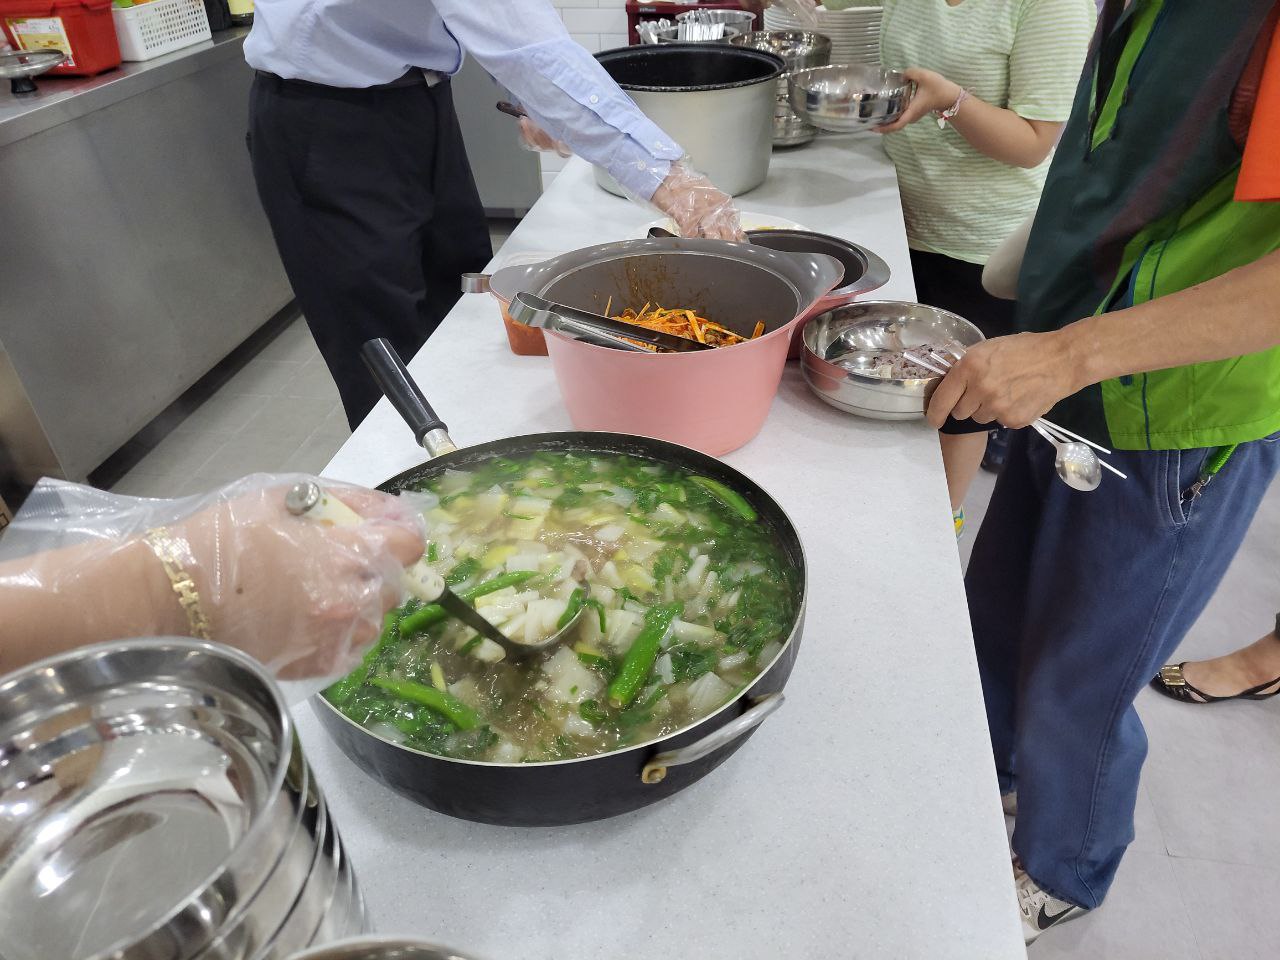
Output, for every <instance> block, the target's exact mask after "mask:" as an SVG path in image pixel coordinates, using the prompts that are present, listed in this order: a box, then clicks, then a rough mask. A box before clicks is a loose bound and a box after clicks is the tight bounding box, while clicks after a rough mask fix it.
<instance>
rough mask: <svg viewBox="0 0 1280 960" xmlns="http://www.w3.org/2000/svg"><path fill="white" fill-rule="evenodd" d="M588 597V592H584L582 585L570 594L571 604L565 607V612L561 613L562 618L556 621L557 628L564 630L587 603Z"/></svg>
mask: <svg viewBox="0 0 1280 960" xmlns="http://www.w3.org/2000/svg"><path fill="white" fill-rule="evenodd" d="M586 599H587V598H586V594H584V593H583V592H582V588H581V587H577V588H576V589H574V591H573V593H571V594H569V605H568V606H567V607H565V608H564V613H562V614H560V619H559V620H557V621H556V629H557V630H563V629H564V628H565V627H567V626H568V625H569V623H570V621H571V620H573V618H574V617H576V616H577V615H578V611H579V610H581V609H582V607H583V605H584V604H585V603H586Z"/></svg>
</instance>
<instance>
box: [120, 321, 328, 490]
mask: <svg viewBox="0 0 1280 960" xmlns="http://www.w3.org/2000/svg"><path fill="white" fill-rule="evenodd" d="M350 435H351V431H350V430H349V429H348V427H347V419H346V417H345V416H344V415H343V412H342V406H341V404H339V403H338V391H337V388H335V387H334V385H333V378H332V377H330V375H329V369H328V367H326V366H325V364H324V361H323V360H322V359H321V358H320V353H319V351H317V350H316V345H315V341H314V340H312V339H311V333H310V331H308V330H307V325H306V324H305V323H304V322H303V321H302V320H301V319H298V320H295V321H294V322H292V323H291V324H289V325H288V326H287V327H285V329H284V330H283V331H282V332H281V333H280V334H279V335H278V336H277V337H276V338H275V339H274V340H272V341H271V342H270V343H269V344H267V345H266V347H265V348H264V349H263V350H262V352H261V353H259V354H258V355H257V356H256V357H254V358H253V359H251V360H250V361H249V362H248V363H246V364H245V365H244V367H242V368H241V369H240V370H239V372H237V373H236V374H235V375H234V376H232V377H231V379H230V380H228V381H227V382H226V384H224V385H223V386H222V387H221V389H219V390H218V391H217V392H216V393H215V394H214V395H213V396H212V397H210V398H209V399H208V400H206V401H205V402H204V404H202V405H201V406H200V407H199V408H198V409H197V410H196V411H195V412H193V413H192V414H190V415H189V416H188V417H187V418H186V419H185V420H183V421H182V422H181V423H179V424H178V425H177V426H176V427H175V428H174V430H173V432H172V433H170V434H169V435H168V436H167V437H165V438H164V439H163V440H161V441H160V442H159V443H158V444H157V445H156V446H155V448H154V449H153V450H151V452H149V453H147V454H146V455H145V456H143V458H142V459H141V460H140V461H139V462H138V464H137V465H136V466H135V467H134V468H133V469H132V470H130V471H129V472H128V473H127V474H126V475H125V476H124V477H123V478H122V479H121V480H120V481H119V482H118V483H116V484H115V485H114V486H113V488H112V489H113V490H116V491H118V492H120V493H129V494H133V495H135V496H150V497H174V496H182V495H185V494H189V493H197V492H201V491H204V490H209V489H212V488H213V487H216V486H218V485H219V484H220V483H223V482H225V481H228V480H234V479H235V478H237V477H241V476H244V475H245V474H248V473H255V472H258V471H298V472H301V473H316V472H319V471H320V470H321V469H323V468H324V466H325V464H327V463H328V462H329V461H330V460H331V459H332V458H333V455H334V454H335V453H337V451H338V448H339V447H340V446H342V443H343V441H345V440H346V439H347V437H349V436H350Z"/></svg>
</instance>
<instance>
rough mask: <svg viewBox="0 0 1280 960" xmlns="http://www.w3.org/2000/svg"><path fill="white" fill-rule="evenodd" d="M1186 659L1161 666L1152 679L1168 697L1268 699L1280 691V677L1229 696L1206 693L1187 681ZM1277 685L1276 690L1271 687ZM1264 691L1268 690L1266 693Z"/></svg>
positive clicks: (1202, 700)
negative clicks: (1185, 671) (1183, 673)
mask: <svg viewBox="0 0 1280 960" xmlns="http://www.w3.org/2000/svg"><path fill="white" fill-rule="evenodd" d="M1186 665H1187V664H1186V661H1183V662H1182V663H1170V664H1167V665H1165V666H1163V667H1161V668H1160V673H1159V674H1158V675H1156V677H1155V678H1154V679H1153V680H1152V681H1151V686H1152V687H1154V688H1155V689H1156V690H1157V691H1159V692H1160V693H1163V694H1164V695H1165V696H1166V697H1171V698H1172V699H1174V700H1181V701H1182V702H1183V703H1221V702H1222V701H1224V700H1267V699H1269V698H1271V697H1274V696H1275V695H1276V694H1278V693H1280V677H1276V678H1275V679H1274V680H1270V681H1268V682H1267V683H1260V684H1258V685H1257V686H1256V687H1250V688H1249V689H1248V690H1242V691H1240V692H1239V693H1237V694H1234V695H1232V696H1229V697H1215V696H1214V695H1213V694H1211V693H1205V692H1204V691H1203V690H1201V689H1199V688H1198V687H1194V686H1192V685H1191V684H1189V683H1187V678H1186V677H1184V676H1183V675H1182V668H1183V667H1185V666H1186ZM1272 687H1275V689H1274V690H1272V689H1271V688H1272ZM1263 691H1266V692H1265V693H1264V692H1263Z"/></svg>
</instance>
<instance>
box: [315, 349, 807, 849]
mask: <svg viewBox="0 0 1280 960" xmlns="http://www.w3.org/2000/svg"><path fill="white" fill-rule="evenodd" d="M378 359H379V362H380V365H381V367H382V369H380V368H379V364H374V363H373V362H372V361H371V365H372V366H373V367H374V369H375V372H376V373H377V375H378V378H379V380H380V382H381V385H382V386H383V389H384V390H385V391H387V392H388V395H389V396H390V397H391V399H392V400H393V402H394V403H395V404H396V406H397V409H399V410H400V412H401V414H402V415H404V416H405V418H406V420H407V421H408V422H409V424H410V426H411V428H412V429H413V431H414V434H415V436H416V437H418V438H419V439H420V440H421V441H422V442H423V443H424V445H425V446H432V445H433V439H438V438H439V437H441V436H444V437H445V439H446V442H448V441H447V435H445V434H444V433H443V425H442V424H441V423H440V422H439V420H438V419H436V417H435V415H434V413H433V412H432V411H431V410H430V407H429V406H428V405H427V404H426V402H425V400H424V399H422V397H421V394H420V393H419V392H417V390H416V387H414V386H413V385H412V381H411V380H409V378H408V374H407V371H404V370H403V366H402V365H398V364H397V363H396V362H395V359H394V358H391V359H388V358H387V357H385V356H382V357H380V358H378ZM387 367H390V370H388V369H386V368H387ZM389 380H390V381H391V382H390V383H388V381H389ZM449 447H451V443H448V446H446V449H449ZM381 489H383V490H389V491H393V492H395V491H401V490H413V491H420V492H423V495H424V496H425V497H426V498H427V499H426V501H425V502H424V509H425V511H426V515H427V522H428V526H429V530H430V533H429V537H430V542H429V545H428V548H427V559H428V561H429V562H430V563H431V564H432V565H433V566H434V567H435V568H436V569H437V570H438V571H439V572H441V573H442V574H443V575H444V576H445V577H446V578H447V579H448V580H449V581H450V582H451V585H452V587H453V589H454V590H455V592H457V593H459V594H460V595H462V596H464V597H467V598H468V599H469V600H470V601H471V602H472V603H473V604H474V605H475V606H476V607H477V609H478V610H479V611H480V612H481V613H482V614H483V615H484V616H485V617H486V619H489V620H490V621H491V622H493V623H495V624H497V625H499V626H500V627H501V629H502V630H503V631H504V632H505V633H506V634H507V636H509V637H511V638H512V639H514V640H516V641H517V642H520V641H525V640H537V639H540V638H541V637H543V636H546V635H547V634H549V633H551V632H553V631H554V630H555V628H556V627H557V626H558V625H559V624H560V623H563V622H566V621H567V619H568V618H569V617H570V616H571V615H572V613H573V612H574V610H575V608H576V606H577V605H578V604H579V603H581V602H583V600H584V599H585V603H586V609H585V610H584V615H583V616H582V617H581V618H579V622H578V626H577V628H576V629H575V631H574V632H573V634H572V635H571V636H570V637H568V638H567V639H566V641H565V642H564V643H563V644H562V645H561V646H559V647H558V648H556V649H553V650H550V651H547V652H545V653H541V654H538V655H535V656H534V657H531V658H528V659H525V660H522V661H521V662H519V663H515V662H512V661H511V660H510V659H509V658H506V657H503V656H501V648H500V647H497V646H496V645H491V643H490V642H489V641H486V640H483V639H479V638H478V637H477V635H476V634H475V633H474V632H473V631H471V630H469V629H467V628H466V627H464V626H463V625H462V624H460V623H458V622H457V621H454V620H451V619H449V618H447V617H445V616H444V615H443V611H441V610H439V609H437V608H434V607H431V606H422V605H421V604H419V603H417V602H411V603H410V604H408V605H406V606H405V607H403V608H401V609H400V610H398V611H395V612H394V613H393V614H392V615H390V616H389V617H388V620H387V623H386V629H385V631H384V633H383V636H382V637H381V638H380V640H379V642H378V644H377V645H376V646H375V647H374V648H373V650H371V651H370V653H369V655H368V656H366V658H365V660H364V662H363V663H362V664H361V666H360V668H359V669H357V670H356V671H355V672H354V673H353V674H352V675H351V676H349V677H347V678H345V679H344V680H342V681H339V683H337V684H335V685H334V686H333V687H331V688H330V689H329V690H328V691H326V692H325V694H324V696H323V697H319V698H316V700H315V708H316V712H317V714H318V716H319V717H320V719H321V721H322V723H323V724H324V726H325V728H326V729H327V730H328V732H329V733H330V734H331V735H332V736H333V737H334V738H335V740H336V741H337V742H338V744H339V746H340V747H341V748H342V749H343V750H344V752H346V753H347V754H348V756H350V757H351V758H352V759H353V760H355V761H356V762H357V763H358V764H359V765H360V766H361V767H362V768H363V769H364V770H365V771H366V772H368V773H370V774H371V775H373V776H375V777H377V778H378V779H380V780H382V781H383V782H385V783H387V784H388V785H389V786H391V787H392V788H393V789H395V790H397V791H399V792H401V793H403V794H405V795H407V796H409V797H411V798H413V799H414V800H416V801H418V802H420V803H423V804H425V805H427V806H429V807H431V808H433V809H436V810H440V811H441V812H444V813H448V814H451V815H454V816H459V817H463V818H466V819H471V820H479V821H483V822H489V823H501V824H511V825H548V824H566V823H577V822H583V821H588V820H596V819H601V818H603V817H608V816H613V815H616V814H619V813H623V812H626V811H628V810H633V809H636V808H637V807H641V806H644V805H646V804H648V803H652V802H654V801H655V800H658V799H661V798H663V797H665V796H669V795H670V794H672V793H674V792H676V791H678V790H680V789H682V788H683V787H685V786H688V785H689V784H691V783H693V782H694V781H696V780H698V779H699V778H701V777H702V776H704V775H705V774H707V773H708V772H710V771H711V770H712V769H714V768H715V767H716V766H717V765H719V764H720V763H721V762H723V761H724V760H725V759H726V758H727V757H728V756H729V755H730V754H732V753H733V752H734V751H735V750H736V749H737V748H738V747H740V746H741V745H742V743H743V742H744V741H745V740H746V738H747V737H748V736H749V735H750V734H751V732H752V731H753V730H754V729H755V726H756V725H757V724H758V723H759V722H760V721H761V720H763V718H764V717H765V716H767V715H768V713H769V712H770V711H771V710H772V709H773V708H774V707H775V706H776V705H777V704H778V703H779V702H780V701H781V690H782V687H783V686H784V685H785V683H786V680H787V678H788V676H789V675H790V673H791V669H792V666H793V664H794V661H795V655H796V651H797V647H798V645H799V640H800V629H801V625H802V622H803V614H804V598H805V564H804V554H803V550H802V548H801V545H800V542H799V539H798V537H797V535H796V533H795V530H794V528H793V527H792V525H791V522H790V521H789V519H788V518H787V517H786V515H785V514H784V513H783V511H782V510H781V508H780V507H779V506H778V505H777V504H776V503H775V502H774V501H773V500H772V498H770V497H769V496H768V494H766V493H765V492H764V491H763V490H761V489H760V487H758V486H757V485H756V484H755V483H754V482H752V481H751V480H750V479H748V478H747V477H745V476H743V475H742V474H740V473H738V472H737V471H736V470H734V469H732V468H731V467H729V466H727V465H726V464H724V463H723V462H721V461H719V460H717V459H715V458H713V457H709V456H706V455H704V454H701V453H698V452H697V451H694V450H690V449H687V448H685V447H680V446H677V445H674V444H670V443H666V442H664V441H661V440H655V439H649V438H645V437H636V436H630V435H625V434H609V433H590V432H565V433H547V434H534V435H528V436H523V437H515V438H511V439H507V440H498V441H493V442H490V443H485V444H480V445H477V446H473V447H467V448H463V449H455V450H452V452H446V453H443V454H442V455H440V456H437V457H436V458H435V459H433V460H430V461H428V462H427V463H425V464H423V465H422V466H420V467H417V468H414V469H412V470H409V471H406V472H405V473H403V474H400V475H399V476H397V477H395V478H393V479H392V480H389V481H388V482H386V483H385V484H382V486H381ZM582 581H586V583H587V584H588V585H589V588H590V592H589V596H587V597H586V598H584V597H583V596H582V594H581V592H580V591H579V590H578V589H577V585H578V584H579V583H581V582H582ZM765 775H767V771H766V773H765Z"/></svg>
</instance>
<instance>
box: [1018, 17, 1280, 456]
mask: <svg viewBox="0 0 1280 960" xmlns="http://www.w3.org/2000/svg"><path fill="white" fill-rule="evenodd" d="M1274 3H1275V0H1238V2H1232V3H1206V2H1196V0H1134V2H1133V3H1131V4H1130V6H1129V8H1128V9H1127V10H1126V11H1125V13H1124V14H1123V15H1122V17H1121V21H1120V23H1119V25H1118V27H1117V29H1116V30H1115V31H1114V32H1113V33H1112V34H1111V36H1110V38H1109V39H1105V40H1103V41H1102V42H1103V49H1102V55H1103V57H1104V58H1105V57H1107V56H1110V57H1111V58H1112V62H1113V63H1115V71H1114V80H1113V82H1112V83H1111V84H1110V87H1109V89H1105V90H1104V93H1105V99H1104V102H1103V104H1102V107H1101V109H1100V110H1099V111H1098V112H1097V114H1096V116H1095V114H1094V102H1095V101H1094V91H1095V83H1097V82H1098V69H1097V64H1098V62H1099V51H1098V49H1097V44H1098V41H1096V40H1095V50H1094V51H1093V52H1092V53H1091V55H1090V61H1089V63H1088V64H1087V65H1086V68H1085V76H1084V79H1083V81H1082V82H1081V85H1080V89H1079V91H1078V92H1077V97H1076V103H1075V107H1074V109H1073V111H1072V116H1071V120H1070V121H1069V122H1068V124H1067V127H1066V129H1065V130H1064V131H1063V138H1062V141H1061V142H1060V144H1059V146H1058V150H1057V154H1056V156H1055V159H1054V162H1053V166H1052V168H1051V170H1050V173H1049V179H1048V182H1047V183H1046V185H1045V191H1044V195H1043V197H1042V199H1041V203H1040V208H1039V211H1038V212H1037V215H1036V222H1035V225H1034V227H1033V229H1032V233H1031V238H1030V240H1029V242H1028V246H1027V255H1026V259H1025V260H1024V262H1023V271H1022V274H1021V276H1020V277H1019V285H1018V299H1019V306H1018V325H1019V327H1020V328H1021V329H1024V330H1033V331H1045V330H1053V329H1059V328H1061V327H1063V326H1066V325H1067V324H1069V323H1072V322H1074V321H1076V320H1079V319H1080V318H1082V317H1085V316H1090V315H1093V314H1097V313H1102V312H1105V311H1109V310H1117V309H1123V308H1124V307H1128V306H1131V305H1132V304H1135V303H1142V302H1144V301H1147V300H1152V299H1155V298H1156V297H1161V296H1164V295H1166V294H1169V293H1174V292H1176V291H1178V290H1183V289H1186V288H1187V287H1190V286H1193V285H1195V284H1197V283H1200V282H1203V281H1205V280H1209V279H1212V278H1213V277H1217V276H1220V275H1221V274H1223V273H1226V272H1227V271H1229V270H1232V269H1234V268H1236V267H1239V266H1242V265H1244V264H1247V263H1252V262H1253V261H1254V260H1257V259H1258V258H1259V257H1262V256H1264V255H1265V254H1267V253H1270V252H1271V251H1273V250H1276V249H1280V203H1236V202H1235V201H1234V200H1233V199H1232V196H1233V193H1234V190H1235V181H1236V176H1237V174H1238V172H1239V168H1240V150H1239V148H1238V147H1237V146H1236V144H1235V143H1234V141H1233V140H1232V139H1231V136H1230V134H1229V132H1228V129H1227V110H1228V107H1229V105H1230V102H1231V97H1232V94H1233V93H1234V90H1235V86H1236V83H1237V81H1238V80H1239V76H1240V72H1241V70H1242V68H1243V66H1244V64H1245V62H1246V60H1247V59H1248V56H1249V53H1250V51H1251V50H1252V48H1253V46H1254V44H1255V42H1256V41H1257V39H1258V34H1259V31H1260V29H1261V27H1262V25H1263V22H1264V21H1265V19H1266V17H1267V14H1268V13H1269V12H1270V10H1271V8H1272V6H1273V5H1274ZM1111 44H1114V45H1116V46H1109V45H1111ZM1103 83H1104V85H1105V78H1103ZM1278 162H1280V160H1278ZM1204 322H1205V325H1206V335H1207V336H1212V324H1213V317H1212V316H1207V317H1205V318H1204ZM1050 416H1051V417H1053V418H1054V419H1055V420H1058V421H1060V422H1062V423H1064V424H1066V425H1068V426H1070V427H1072V428H1074V429H1076V430H1077V432H1080V433H1084V434H1085V435H1087V436H1090V437H1091V438H1093V439H1096V440H1100V441H1102V442H1104V443H1108V444H1109V445H1111V446H1114V447H1116V448H1118V449H1128V450H1160V449H1181V448H1194V447H1211V446H1225V445H1229V444H1233V443H1242V442H1246V441H1249V440H1256V439H1258V438H1260V437H1264V436H1267V435H1269V434H1272V433H1275V432H1277V431H1280V348H1276V349H1273V350H1267V351H1264V352H1262V353H1257V354H1251V355H1249V356H1246V357H1237V358H1233V359H1229V360H1222V361H1217V362H1214V363H1199V364H1193V365H1191V366H1186V367H1177V368H1174V369H1170V370H1160V371H1156V372H1153V373H1145V374H1141V373H1140V374H1136V375H1134V376H1127V377H1121V378H1119V379H1116V380H1110V381H1107V382H1105V383H1102V384H1098V385H1095V386H1093V387H1089V388H1088V389H1086V390H1083V391H1081V392H1080V393H1078V394H1076V395H1075V396H1072V397H1069V398H1067V399H1066V400H1064V401H1062V403H1060V404H1059V405H1058V406H1057V407H1056V408H1055V409H1054V411H1053V412H1052V413H1051V414H1050Z"/></svg>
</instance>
